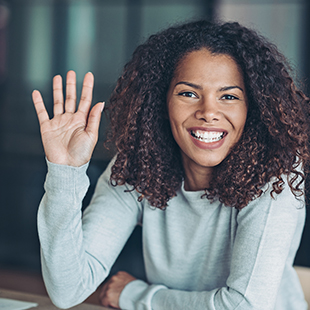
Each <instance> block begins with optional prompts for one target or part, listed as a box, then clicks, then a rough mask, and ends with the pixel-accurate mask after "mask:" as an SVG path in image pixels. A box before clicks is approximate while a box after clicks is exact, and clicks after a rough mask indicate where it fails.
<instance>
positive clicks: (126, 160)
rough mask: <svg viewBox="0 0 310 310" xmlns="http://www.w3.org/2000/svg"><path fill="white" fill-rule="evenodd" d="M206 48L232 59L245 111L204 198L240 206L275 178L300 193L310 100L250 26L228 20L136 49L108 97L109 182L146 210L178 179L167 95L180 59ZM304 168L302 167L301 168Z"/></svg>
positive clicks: (276, 184) (277, 186)
mask: <svg viewBox="0 0 310 310" xmlns="http://www.w3.org/2000/svg"><path fill="white" fill-rule="evenodd" d="M202 48H206V49H208V50H209V51H210V52H211V53H214V54H225V55H229V56H230V57H232V58H233V59H234V60H235V61H236V63H237V64H238V65H239V67H240V68H241V70H242V72H243V77H244V83H245V88H246V93H247V97H248V104H249V107H248V116H247V121H246V124H245V128H244V132H243V134H242V136H241V138H240V141H239V142H238V143H237V144H236V145H235V146H234V148H233V149H232V150H231V152H230V154H229V155H228V156H227V158H226V159H225V160H224V161H223V162H222V163H221V164H219V165H218V166H217V167H216V169H214V172H213V174H214V175H213V178H212V181H211V183H210V187H209V188H207V189H206V190H205V195H203V196H204V197H206V198H208V199H210V200H213V199H215V198H218V199H219V200H220V201H221V202H222V203H224V204H225V205H227V206H231V207H235V208H238V209H241V208H243V207H245V206H246V205H247V204H248V203H249V202H250V201H251V200H253V199H255V198H256V197H259V196H260V195H261V194H262V187H263V186H264V185H265V184H266V183H267V182H270V181H272V187H273V188H272V191H271V195H272V196H273V195H274V193H276V194H279V193H281V191H282V190H283V184H284V181H283V179H282V175H288V176H289V178H288V179H289V186H290V188H291V191H292V192H293V194H294V195H295V196H296V197H299V196H301V195H303V182H304V180H305V175H304V169H305V167H306V165H307V163H308V160H309V148H308V137H309V99H308V98H307V97H306V96H305V95H304V94H303V92H302V91H301V90H299V89H297V87H296V86H295V84H294V82H293V79H292V78H291V76H290V73H291V70H290V68H289V66H288V64H287V62H286V60H285V58H284V56H283V55H282V54H281V53H280V52H279V51H278V50H277V48H276V47H275V46H274V45H273V44H271V43H269V42H267V41H266V39H265V38H263V37H261V36H260V35H258V34H257V33H256V32H255V31H253V30H250V29H248V28H245V27H243V26H241V25H240V24H238V23H236V22H233V23H216V22H209V21H197V22H191V23H187V24H184V25H181V26H176V27H171V28H169V29H167V30H165V31H162V32H160V33H158V34H156V35H153V36H151V37H150V38H149V39H148V40H147V41H146V43H144V44H142V45H140V46H138V47H137V49H136V50H135V52H134V54H133V57H132V59H131V60H130V61H129V62H128V63H127V64H126V65H125V68H124V71H123V74H122V76H121V77H120V78H119V79H118V82H117V85H116V88H115V90H114V92H113V93H112V95H111V98H110V106H109V107H108V111H109V113H110V119H111V130H110V132H109V135H108V141H110V142H111V141H112V142H114V143H115V146H116V150H117V158H116V161H115V163H114V165H113V167H112V173H111V183H112V184H113V185H114V186H116V185H122V184H125V183H126V184H128V185H129V186H130V187H129V188H130V189H132V190H136V191H138V192H139V193H140V194H141V195H140V198H139V200H142V199H143V198H146V199H147V200H148V201H149V203H150V204H151V205H152V206H153V207H157V208H160V209H165V207H166V206H167V204H168V201H169V199H171V198H172V197H174V196H175V195H176V192H177V190H178V189H179V188H180V186H181V183H182V181H183V179H184V170H183V166H182V160H181V155H180V150H179V147H178V145H177V144H176V142H175V140H174V138H173V136H172V133H171V129H170V124H169V119H168V114H167V103H166V95H167V91H168V88H169V84H170V81H171V79H172V77H173V75H174V72H175V70H176V68H177V66H178V64H179V63H180V61H181V60H182V59H183V58H184V57H185V56H186V55H187V54H188V53H190V52H192V51H196V50H200V49H202ZM300 167H303V169H300Z"/></svg>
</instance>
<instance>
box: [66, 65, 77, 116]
mask: <svg viewBox="0 0 310 310" xmlns="http://www.w3.org/2000/svg"><path fill="white" fill-rule="evenodd" d="M75 109H76V74H75V72H74V71H72V70H70V71H68V73H67V82H66V103H65V110H66V112H69V113H74V112H75Z"/></svg>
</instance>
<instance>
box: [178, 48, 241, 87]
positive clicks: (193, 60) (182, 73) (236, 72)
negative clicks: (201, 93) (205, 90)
mask: <svg viewBox="0 0 310 310" xmlns="http://www.w3.org/2000/svg"><path fill="white" fill-rule="evenodd" d="M176 79H177V80H182V79H190V80H191V81H195V80H197V82H198V81H200V82H205V83H206V82H208V81H214V82H218V83H224V84H226V83H237V84H242V85H243V84H244V81H243V74H242V71H241V69H240V67H239V65H238V64H237V63H236V61H235V60H234V59H233V58H232V57H231V56H229V55H226V54H212V53H211V52H210V51H209V50H207V49H205V48H203V49H201V50H198V51H192V52H190V53H188V54H186V55H185V56H184V57H183V58H182V59H181V60H180V61H179V63H178V65H177V67H176V70H175V72H174V76H173V80H176Z"/></svg>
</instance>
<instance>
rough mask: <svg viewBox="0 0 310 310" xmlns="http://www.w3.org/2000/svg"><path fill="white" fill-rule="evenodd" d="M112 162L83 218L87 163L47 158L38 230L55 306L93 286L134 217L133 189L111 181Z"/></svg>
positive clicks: (62, 305) (73, 302)
mask: <svg viewBox="0 0 310 310" xmlns="http://www.w3.org/2000/svg"><path fill="white" fill-rule="evenodd" d="M111 164H112V163H111ZM111 164H110V166H109V167H108V168H107V169H106V171H105V173H104V174H103V175H102V176H101V177H100V178H99V180H98V183H97V186H96V190H95V193H94V196H93V198H92V201H91V203H90V205H89V206H88V207H87V208H86V210H85V212H84V215H83V217H82V212H81V206H82V200H83V198H84V196H85V193H86V192H87V189H88V186H89V180H88V177H87V175H86V170H87V167H88V166H87V165H84V166H82V167H79V168H75V167H69V166H61V165H55V164H52V163H49V162H48V174H47V177H46V182H45V194H44V196H43V198H42V201H41V204H40V206H39V211H38V232H39V239H40V245H41V263H42V273H43V278H44V282H45V285H46V288H47V291H48V294H49V296H50V298H51V300H52V301H53V303H54V304H55V305H56V306H58V307H59V308H69V307H72V306H74V305H76V304H79V303H81V302H82V301H83V300H85V299H86V298H87V297H88V296H89V295H90V294H91V293H93V292H94V291H95V290H96V288H97V287H98V285H100V283H101V282H102V281H103V280H104V279H105V278H106V277H107V275H108V274H109V271H110V268H111V266H112V264H113V263H114V261H115V259H116V258H117V256H118V254H119V253H120V251H121V249H122V248H123V246H124V244H125V243H126V241H127V239H128V237H129V236H130V234H131V232H132V231H133V229H134V227H135V225H136V224H137V222H138V221H139V218H140V211H141V209H140V205H139V204H138V202H137V200H136V198H135V197H134V194H133V193H130V192H128V193H124V190H125V189H126V188H125V187H124V186H117V187H113V186H111V185H110V182H109V176H110V169H111Z"/></svg>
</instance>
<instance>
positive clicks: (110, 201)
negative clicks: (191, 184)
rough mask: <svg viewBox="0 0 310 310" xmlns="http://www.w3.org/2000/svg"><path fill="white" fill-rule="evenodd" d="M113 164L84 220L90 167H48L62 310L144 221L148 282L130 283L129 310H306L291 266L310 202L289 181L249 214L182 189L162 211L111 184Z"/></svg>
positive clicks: (51, 282) (42, 226) (101, 275)
mask: <svg viewBox="0 0 310 310" xmlns="http://www.w3.org/2000/svg"><path fill="white" fill-rule="evenodd" d="M111 164H112V163H111ZM111 164H110V165H109V167H108V168H107V170H106V171H105V172H104V173H103V175H102V176H101V177H100V179H99V180H98V183H97V187H96V191H95V193H94V196H93V198H92V201H91V204H90V206H89V207H87V209H86V211H85V212H84V214H83V216H82V214H81V202H82V199H83V197H84V195H85V193H86V191H87V188H88V185H89V180H88V177H87V175H86V170H87V165H85V166H82V167H79V168H74V167H69V166H60V165H55V164H51V163H48V174H47V178H46V182H45V191H46V192H45V195H44V197H43V199H42V202H41V204H40V207H39V212H38V229H39V237H40V243H41V260H42V269H43V276H44V281H45V284H46V287H47V290H48V293H49V295H50V297H51V299H52V301H53V302H54V303H55V304H56V305H57V306H58V307H60V308H68V307H72V306H74V305H76V304H79V303H81V302H82V301H83V300H84V299H85V298H87V297H88V296H89V295H90V294H91V293H92V292H93V291H94V290H96V288H97V287H98V285H100V283H101V282H102V281H103V280H104V279H105V278H106V277H107V276H108V274H109V270H110V268H111V266H112V265H113V263H114V261H115V259H116V258H117V256H118V254H119V253H120V251H121V249H122V248H123V246H124V244H125V242H126V241H127V239H128V237H129V236H130V234H131V232H132V231H133V229H134V227H135V226H136V225H137V224H139V223H140V224H142V231H143V255H144V261H145V269H146V275H147V283H146V282H144V281H141V280H135V281H133V282H130V283H129V284H128V285H127V286H126V287H125V289H124V290H123V292H122V293H121V296H120V306H121V308H122V309H129V310H131V309H136V310H140V309H141V310H142V309H145V310H146V309H147V310H151V309H154V310H168V309H171V310H172V309H173V310H176V309H178V310H182V309H184V310H185V309H186V310H188V309H195V310H200V309H210V310H211V309H212V310H213V309H217V310H222V309H223V310H226V309H238V310H241V309H244V310H245V309H255V310H259V309H262V310H268V309H276V310H292V309H293V310H294V309H296V310H303V309H307V304H306V302H305V300H304V297H303V293H302V289H301V286H300V283H299V280H298V277H297V275H296V273H295V271H294V269H293V267H292V264H293V260H294V257H295V254H296V251H297V249H298V246H299V242H300V238H301V234H302V230H303V226H304V220H305V206H304V202H303V201H298V200H297V199H295V197H294V196H293V195H292V193H291V191H290V189H289V187H288V185H286V186H285V189H284V191H283V192H282V193H281V194H280V195H278V196H276V197H275V198H276V199H272V198H271V196H270V185H269V186H268V185H266V187H265V188H264V190H265V192H264V194H263V195H262V196H261V197H260V198H257V199H255V200H254V201H252V202H251V203H249V204H248V205H247V206H246V207H245V208H244V209H242V210H241V211H238V210H236V209H233V208H230V207H226V206H224V205H223V204H222V203H220V202H218V201H215V202H213V203H210V201H208V200H207V199H205V198H204V199H201V195H202V194H203V192H187V191H185V190H184V187H183V186H182V188H181V189H180V190H179V191H178V192H177V196H176V197H174V198H173V199H171V201H170V202H169V206H168V207H167V209H166V210H165V211H161V210H159V209H154V208H152V207H150V205H149V204H148V202H147V201H146V200H143V201H142V202H138V201H137V198H138V193H136V192H135V191H132V192H124V190H126V189H128V187H126V186H117V187H112V186H111V185H110V183H109V176H110V170H111Z"/></svg>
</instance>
